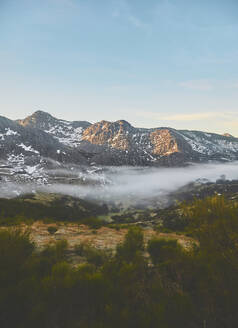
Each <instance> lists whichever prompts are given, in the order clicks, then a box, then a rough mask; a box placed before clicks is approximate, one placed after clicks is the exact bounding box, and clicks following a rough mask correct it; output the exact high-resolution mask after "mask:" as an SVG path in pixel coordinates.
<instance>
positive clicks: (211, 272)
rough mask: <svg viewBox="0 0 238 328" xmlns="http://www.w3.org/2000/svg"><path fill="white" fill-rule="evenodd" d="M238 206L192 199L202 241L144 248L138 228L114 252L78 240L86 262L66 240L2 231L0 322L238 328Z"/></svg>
mask: <svg viewBox="0 0 238 328" xmlns="http://www.w3.org/2000/svg"><path fill="white" fill-rule="evenodd" d="M213 210H214V212H211V211H213ZM235 211H236V208H235V207H233V205H232V204H230V203H229V202H227V201H226V200H220V199H216V198H215V199H207V200H205V201H204V203H203V202H194V203H192V204H190V207H189V211H188V212H187V214H188V215H189V220H190V226H189V229H190V231H191V233H192V234H194V235H196V237H197V239H198V240H199V242H200V246H199V247H198V246H196V247H194V248H191V249H190V250H189V251H188V250H186V251H185V250H184V249H183V248H182V247H181V246H179V245H178V244H177V242H176V241H171V240H164V239H162V240H161V239H153V240H151V241H150V242H149V244H148V248H147V249H145V246H144V241H143V234H142V231H141V230H140V229H139V228H133V229H131V230H129V232H128V234H127V236H126V238H125V241H124V243H123V244H122V245H120V246H119V247H118V249H117V252H116V254H115V255H114V256H112V255H110V256H108V254H106V253H104V252H100V251H98V250H95V249H92V248H90V247H88V246H87V247H79V248H78V252H79V253H80V254H81V255H84V256H86V257H87V259H88V263H87V264H84V265H79V266H78V267H76V268H73V267H72V266H71V265H70V264H68V263H67V257H66V248H67V243H66V242H60V243H58V244H56V245H55V246H51V247H47V248H46V249H44V250H43V251H41V252H39V251H36V249H35V247H34V245H33V244H32V243H31V241H30V239H29V236H28V235H27V234H24V233H21V232H19V231H15V230H10V231H2V232H0V327H3V328H5V327H7V328H11V327H14V328H15V327H17V328H28V327H34V328H35V327H36V328H38V327H39V328H58V327H59V328H68V327H70V328H76V327H79V328H111V327H115V328H121V327H124V328H127V327H128V328H159V327H161V328H174V327H176V328H180V327H181V328H182V327H183V328H184V327H188V328H190V327H191V328H200V327H204V325H206V326H207V327H209V328H210V327H211V328H228V327H229V328H231V327H232V328H233V327H234V328H235V327H237V326H238V313H237V295H238V242H237V240H238V224H237V221H238V217H237V216H236V215H235ZM146 251H148V253H149V257H148V253H146Z"/></svg>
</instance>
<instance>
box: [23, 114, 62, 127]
mask: <svg viewBox="0 0 238 328" xmlns="http://www.w3.org/2000/svg"><path fill="white" fill-rule="evenodd" d="M56 120H57V119H56V118H54V117H53V116H52V115H50V114H49V113H47V112H44V111H41V110H38V111H36V112H35V113H33V114H32V115H30V116H27V117H26V118H25V119H22V120H17V123H18V124H20V125H22V126H29V127H33V128H38V129H43V130H45V129H48V128H49V126H50V124H52V123H54V122H55V121H56Z"/></svg>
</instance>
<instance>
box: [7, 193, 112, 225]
mask: <svg viewBox="0 0 238 328" xmlns="http://www.w3.org/2000/svg"><path fill="white" fill-rule="evenodd" d="M107 212H108V210H107V207H106V206H100V205H97V204H94V203H92V202H89V201H86V200H82V199H77V198H73V197H70V196H63V195H59V194H44V193H42V194H41V193H39V194H30V195H24V196H21V197H17V198H14V199H5V198H0V225H2V226H3V225H5V226H11V225H16V224H20V223H22V222H25V223H28V224H30V223H32V222H33V221H36V220H43V221H45V222H48V223H50V222H55V221H64V222H80V223H84V224H87V225H89V226H92V227H95V228H98V227H100V226H101V225H102V224H103V222H102V220H99V219H98V218H97V216H100V215H103V214H107Z"/></svg>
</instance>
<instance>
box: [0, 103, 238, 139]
mask: <svg viewBox="0 0 238 328" xmlns="http://www.w3.org/2000/svg"><path fill="white" fill-rule="evenodd" d="M37 111H41V112H45V113H48V114H50V115H51V116H53V117H54V118H56V119H59V120H65V121H69V120H68V119H67V117H57V116H54V115H53V114H52V113H50V112H48V111H46V110H42V109H41V110H36V111H34V112H31V113H29V114H27V115H26V116H25V117H13V118H10V117H8V116H4V117H6V118H8V119H11V120H18V119H20V120H21V119H25V118H27V117H29V116H31V115H33V114H34V113H35V112H37ZM0 116H3V115H0ZM121 120H124V119H123V118H121V119H120V118H119V119H116V120H114V121H109V120H106V119H104V118H102V119H101V120H100V121H107V122H116V121H121ZM72 121H82V120H81V119H80V118H79V119H77V118H76V119H74V120H72ZM84 121H87V122H89V123H91V124H95V123H97V122H100V121H95V122H94V121H89V120H87V119H86V120H84ZM127 122H128V123H130V124H131V125H132V126H133V127H135V128H147V129H153V128H161V127H164V128H172V129H175V128H174V127H173V126H162V125H161V126H146V127H144V126H143V127H142V126H137V125H134V124H133V123H132V122H130V121H127ZM178 130H192V129H190V128H189V127H187V128H184V129H178ZM193 131H201V132H210V133H215V134H220V135H223V133H218V132H214V131H211V130H204V129H203V130H202V129H201V130H198V129H193ZM224 133H227V131H224ZM233 136H234V137H237V136H236V135H233Z"/></svg>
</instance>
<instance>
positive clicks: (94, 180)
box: [0, 162, 238, 204]
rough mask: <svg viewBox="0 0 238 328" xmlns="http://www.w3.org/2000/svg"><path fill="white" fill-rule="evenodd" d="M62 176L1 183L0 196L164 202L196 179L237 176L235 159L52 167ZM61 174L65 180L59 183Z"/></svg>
mask: <svg viewBox="0 0 238 328" xmlns="http://www.w3.org/2000/svg"><path fill="white" fill-rule="evenodd" d="M51 174H53V175H59V174H60V176H61V182H59V183H56V182H54V183H51V184H46V185H37V184H34V183H28V184H22V183H21V184H17V183H2V187H1V191H0V196H1V197H14V196H17V195H20V194H23V193H32V192H37V191H40V192H53V193H62V194H66V195H71V196H74V197H78V198H84V199H90V200H98V201H103V202H105V203H110V202H116V203H120V202H121V203H123V202H124V203H125V202H128V203H129V202H134V203H141V204H142V203H143V202H144V203H146V202H147V201H148V200H149V199H152V198H153V199H157V200H158V202H161V203H162V202H163V201H164V200H165V199H166V196H167V195H168V194H169V193H171V192H173V191H176V190H177V189H179V188H181V187H183V186H185V185H186V184H188V183H191V182H194V181H196V180H198V179H200V181H203V180H204V181H207V180H208V181H210V182H215V181H216V180H217V179H219V178H220V177H221V176H225V178H226V179H227V180H237V179H238V162H233V163H226V164H201V165H198V164H197V165H190V166H187V167H181V168H151V167H148V168H141V167H104V168H100V169H98V170H97V169H93V168H91V169H90V170H85V171H84V172H83V173H82V170H80V167H78V168H77V167H74V168H71V170H66V169H60V170H55V171H54V170H52V171H51ZM62 177H64V178H65V179H66V180H65V181H64V182H63V183H62ZM69 177H81V178H82V181H83V182H84V183H76V184H72V183H67V178H69Z"/></svg>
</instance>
